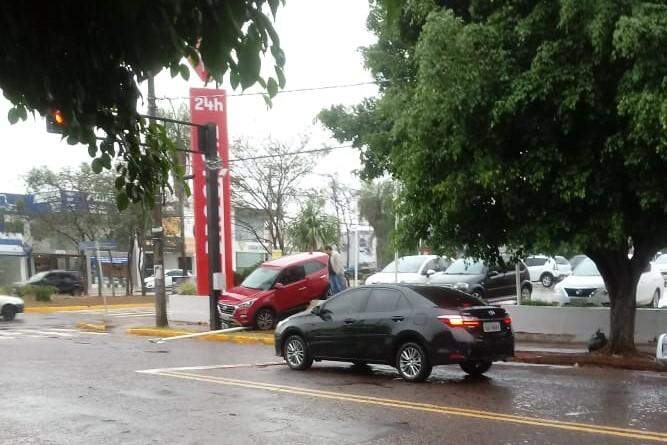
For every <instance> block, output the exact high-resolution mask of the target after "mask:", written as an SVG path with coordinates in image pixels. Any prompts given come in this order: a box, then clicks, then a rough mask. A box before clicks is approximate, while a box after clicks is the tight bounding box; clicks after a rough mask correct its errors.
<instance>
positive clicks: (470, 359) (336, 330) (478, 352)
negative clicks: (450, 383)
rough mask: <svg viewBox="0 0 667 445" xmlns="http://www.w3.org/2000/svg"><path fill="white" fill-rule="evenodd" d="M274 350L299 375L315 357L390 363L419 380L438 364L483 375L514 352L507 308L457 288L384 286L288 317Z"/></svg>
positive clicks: (342, 295) (280, 326)
mask: <svg viewBox="0 0 667 445" xmlns="http://www.w3.org/2000/svg"><path fill="white" fill-rule="evenodd" d="M275 347H276V355H279V356H282V357H284V358H285V360H286V361H287V364H288V366H289V367H290V368H292V369H296V370H303V369H307V368H309V367H310V366H311V365H312V363H313V360H315V361H320V360H334V361H345V362H353V363H357V364H362V363H376V364H387V365H392V366H394V367H396V369H397V370H398V372H399V373H400V374H401V376H402V377H403V378H404V379H405V380H408V381H415V382H416V381H423V380H425V379H427V378H428V376H429V375H430V374H431V369H432V367H433V366H436V365H448V364H459V365H460V366H461V368H462V369H463V370H464V371H465V372H467V373H468V374H472V375H479V374H482V373H484V372H486V371H487V370H488V369H489V368H490V367H491V364H492V363H493V362H494V361H498V360H506V359H507V358H509V357H512V355H514V335H513V334H512V320H511V318H510V317H509V316H508V315H507V313H506V312H505V310H504V309H502V308H499V307H496V306H488V305H487V304H485V303H484V302H483V301H482V300H480V299H478V298H476V297H473V296H471V295H468V294H465V293H463V292H460V291H458V290H456V289H451V288H445V287H439V286H421V285H390V284H386V285H385V284H382V285H371V286H361V287H357V288H353V289H348V290H346V291H344V292H341V293H340V294H338V295H336V296H335V297H333V298H331V299H329V300H327V301H326V302H324V303H323V304H321V305H319V306H316V307H314V308H313V309H312V311H310V312H303V313H300V314H297V315H293V316H291V317H289V318H287V319H285V320H283V321H282V322H280V323H279V324H278V326H277V328H276V332H275Z"/></svg>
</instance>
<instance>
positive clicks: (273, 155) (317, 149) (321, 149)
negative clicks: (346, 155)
mask: <svg viewBox="0 0 667 445" xmlns="http://www.w3.org/2000/svg"><path fill="white" fill-rule="evenodd" d="M340 148H355V147H354V145H338V146H336V147H324V148H316V149H312V150H300V151H292V152H287V153H277V154H272V155H262V156H252V157H248V158H236V159H230V160H229V162H243V161H254V160H257V159H268V158H281V157H283V156H295V155H302V154H310V153H321V152H325V151H332V150H338V149H340Z"/></svg>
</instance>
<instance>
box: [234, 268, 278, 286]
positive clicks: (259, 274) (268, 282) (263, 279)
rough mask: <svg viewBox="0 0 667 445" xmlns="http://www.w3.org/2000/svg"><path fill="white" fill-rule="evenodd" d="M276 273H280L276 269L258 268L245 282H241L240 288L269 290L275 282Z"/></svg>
mask: <svg viewBox="0 0 667 445" xmlns="http://www.w3.org/2000/svg"><path fill="white" fill-rule="evenodd" d="M278 272H280V271H279V270H278V269H273V268H271V267H258V268H257V269H255V270H253V271H252V273H251V274H250V275H248V276H247V277H246V279H245V280H243V283H241V286H243V287H247V288H250V289H262V290H268V289H271V286H273V283H274V281H276V277H277V276H278Z"/></svg>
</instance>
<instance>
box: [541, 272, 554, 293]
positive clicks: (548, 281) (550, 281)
mask: <svg viewBox="0 0 667 445" xmlns="http://www.w3.org/2000/svg"><path fill="white" fill-rule="evenodd" d="M540 281H541V282H542V286H544V287H546V288H547V289H548V288H550V287H551V286H553V285H554V276H553V275H551V274H550V273H545V274H542V276H541V277H540Z"/></svg>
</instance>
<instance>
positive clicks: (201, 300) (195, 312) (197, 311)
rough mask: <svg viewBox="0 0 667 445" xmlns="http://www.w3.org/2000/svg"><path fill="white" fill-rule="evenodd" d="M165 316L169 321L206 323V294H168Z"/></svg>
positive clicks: (207, 317)
mask: <svg viewBox="0 0 667 445" xmlns="http://www.w3.org/2000/svg"><path fill="white" fill-rule="evenodd" d="M167 318H168V319H169V321H180V322H186V323H205V324H208V322H209V310H208V296H201V295H170V296H169V299H168V302H167Z"/></svg>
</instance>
